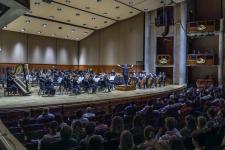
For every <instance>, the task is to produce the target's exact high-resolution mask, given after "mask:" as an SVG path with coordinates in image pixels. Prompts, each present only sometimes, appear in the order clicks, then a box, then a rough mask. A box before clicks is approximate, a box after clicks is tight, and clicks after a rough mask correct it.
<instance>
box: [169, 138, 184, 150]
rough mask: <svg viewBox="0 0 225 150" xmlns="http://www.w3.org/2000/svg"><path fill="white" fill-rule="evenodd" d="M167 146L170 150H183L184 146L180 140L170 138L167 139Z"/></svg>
mask: <svg viewBox="0 0 225 150" xmlns="http://www.w3.org/2000/svg"><path fill="white" fill-rule="evenodd" d="M169 146H170V149H171V150H184V149H185V148H184V144H183V142H182V140H181V139H180V138H177V137H171V138H170V139H169Z"/></svg>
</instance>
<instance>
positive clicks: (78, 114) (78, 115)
mask: <svg viewBox="0 0 225 150" xmlns="http://www.w3.org/2000/svg"><path fill="white" fill-rule="evenodd" d="M76 121H80V122H81V124H82V126H85V125H86V124H87V123H88V122H89V120H88V119H87V118H85V117H83V112H82V111H81V110H79V111H77V112H76V119H74V120H73V121H72V126H73V123H74V122H76Z"/></svg>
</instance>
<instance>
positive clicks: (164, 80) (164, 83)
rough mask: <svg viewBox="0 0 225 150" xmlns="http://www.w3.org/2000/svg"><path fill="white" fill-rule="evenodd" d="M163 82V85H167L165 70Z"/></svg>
mask: <svg viewBox="0 0 225 150" xmlns="http://www.w3.org/2000/svg"><path fill="white" fill-rule="evenodd" d="M162 82H163V86H166V73H165V72H163V73H162Z"/></svg>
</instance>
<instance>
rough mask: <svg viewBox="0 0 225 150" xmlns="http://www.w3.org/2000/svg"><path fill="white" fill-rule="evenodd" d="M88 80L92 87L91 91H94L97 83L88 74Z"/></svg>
mask: <svg viewBox="0 0 225 150" xmlns="http://www.w3.org/2000/svg"><path fill="white" fill-rule="evenodd" d="M88 82H89V86H90V87H91V88H92V93H96V90H97V85H96V83H95V80H94V78H93V75H90V77H89V79H88Z"/></svg>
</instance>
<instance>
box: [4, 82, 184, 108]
mask: <svg viewBox="0 0 225 150" xmlns="http://www.w3.org/2000/svg"><path fill="white" fill-rule="evenodd" d="M184 88H185V85H167V86H165V87H158V88H150V89H136V90H134V91H117V90H114V91H112V92H110V93H104V92H98V93H96V94H80V95H74V96H69V95H65V94H64V95H55V96H53V97H42V96H38V95H37V92H35V93H32V95H31V96H7V97H4V96H3V92H1V93H0V109H4V108H25V107H37V106H40V107H41V106H50V105H61V104H65V105H66V104H67V105H70V104H88V103H98V102H99V103H102V102H107V101H114V100H115V101H118V100H122V99H129V98H134V97H136V98H138V97H141V96H145V95H146V96H149V97H155V96H157V95H160V94H163V93H169V92H176V91H180V90H182V89H184Z"/></svg>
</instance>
